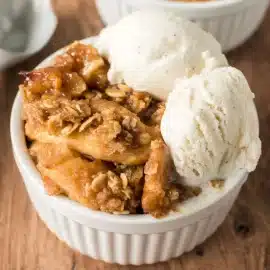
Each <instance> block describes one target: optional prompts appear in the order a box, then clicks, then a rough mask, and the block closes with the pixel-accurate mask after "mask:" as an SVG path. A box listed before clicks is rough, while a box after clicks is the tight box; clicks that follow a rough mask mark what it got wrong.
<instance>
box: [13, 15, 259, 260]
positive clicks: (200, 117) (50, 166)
mask: <svg viewBox="0 0 270 270" xmlns="http://www.w3.org/2000/svg"><path fill="white" fill-rule="evenodd" d="M143 17H145V18H147V17H149V18H153V19H154V18H159V19H160V21H161V24H164V25H166V26H167V30H168V31H167V32H163V34H162V35H159V36H158V37H157V39H156V42H152V43H149V42H148V41H147V39H145V37H144V35H143V34H142V35H141V36H137V38H138V39H140V40H139V42H138V43H135V44H134V42H133V39H132V38H131V39H128V41H129V42H130V44H129V42H126V46H127V47H126V50H124V48H125V47H122V46H120V45H121V41H122V40H125V37H127V34H126V33H125V29H123V27H122V26H121V24H122V25H126V26H127V27H128V29H130V30H131V31H132V30H134V29H138V28H140V29H141V32H142V33H143V32H144V26H145V25H144V24H142V22H143V20H141V18H143ZM168 18H170V22H169V23H168ZM128 21H129V22H130V23H128V24H127V23H126V22H128ZM179 22H181V24H179ZM181 25H182V26H181ZM177 27H179V28H181V27H182V29H179V31H180V33H185V31H187V28H190V29H191V30H192V31H190V36H189V37H188V35H178V33H174V32H175V31H174V30H175V29H176V28H177ZM185 27H186V28H185ZM133 28H134V29H133ZM169 30H170V31H169ZM147 31H148V30H147V29H145V34H146V35H147V34H148V32H147ZM132 32H134V31H132ZM166 33H167V36H166ZM198 33H199V35H198ZM122 35H123V36H122ZM198 36H199V37H201V38H202V37H203V38H202V40H204V42H202V44H201V46H197V45H198V41H196V37H198ZM168 37H171V39H170V38H169V39H168ZM118 39H119V40H118ZM159 39H160V40H159ZM164 39H165V40H169V41H170V42H169V43H168V44H167V45H166V46H167V47H166V46H165V47H164V43H163V42H162V40H164ZM112 41H114V42H112ZM106 42H108V44H106ZM147 43H148V45H149V46H150V48H148V47H147V46H146V45H147ZM132 44H134V45H136V46H135V47H134V48H132V46H131V45H132ZM187 44H188V46H187ZM208 44H209V45H208ZM137 46H140V47H141V50H142V52H143V54H142V55H141V57H140V58H139V63H140V64H141V68H142V69H143V70H145V72H146V73H149V71H150V72H151V71H152V70H151V69H154V70H155V69H157V70H159V69H160V67H162V65H163V67H164V72H165V73H166V72H167V74H168V77H169V78H171V80H173V81H174V82H175V83H172V82H166V83H167V84H162V83H163V79H164V77H162V76H159V74H161V70H162V69H161V70H160V71H159V73H158V72H157V73H156V74H157V76H156V77H154V76H152V82H153V80H154V83H153V84H151V81H150V82H149V83H148V82H147V81H145V82H144V84H143V85H145V86H146V89H144V88H142V87H139V86H138V85H139V84H137V81H136V80H137V78H136V77H135V76H134V77H133V76H132V75H131V76H129V77H128V78H130V81H129V82H127V77H126V74H132V72H133V70H129V67H130V66H132V65H133V63H135V62H133V61H135V60H136V59H137V57H136V55H137V52H138V51H137ZM117 48H118V49H117ZM178 48H181V49H178ZM195 48H197V50H196V49H195ZM117 50H118V51H120V52H121V53H119V52H117ZM188 50H190V53H188ZM133 53H134V56H135V57H134V58H132V57H127V56H128V55H129V54H133ZM164 54H165V56H166V57H164ZM117 57H122V58H125V59H126V61H129V63H128V64H127V63H125V62H123V61H119V59H117ZM175 57H176V58H178V59H183V60H182V62H181V63H178V61H173V59H174V58H175ZM189 59H192V61H190V60H189ZM184 60H186V62H185V61H184ZM190 63H192V66H190ZM171 64H173V67H171ZM221 70H222V72H221ZM233 70H234V69H232V68H230V67H228V64H227V61H226V58H225V57H224V55H223V54H222V53H221V49H220V46H219V45H218V43H217V42H216V41H215V40H214V38H213V37H211V36H209V35H208V34H205V33H203V32H202V30H200V29H199V28H198V27H197V26H196V25H194V24H192V23H190V22H186V21H185V20H183V19H180V18H179V17H177V16H176V17H175V16H174V15H173V14H172V13H167V12H161V11H141V12H137V13H135V14H133V15H131V16H130V17H129V18H127V19H126V20H123V21H122V22H120V23H119V24H118V25H116V26H115V27H112V28H108V29H106V30H104V31H103V32H102V33H101V34H100V36H99V37H97V38H89V39H86V40H83V41H81V42H75V43H73V44H71V45H69V46H67V47H66V48H64V49H62V50H60V51H59V52H56V53H55V54H53V55H51V56H50V57H48V59H46V60H45V61H43V62H42V63H41V64H40V65H39V66H38V67H37V68H36V69H35V70H33V71H30V72H22V75H23V76H24V77H25V81H24V83H23V84H22V85H21V86H20V93H18V95H17V97H16V99H15V102H14V106H13V110H12V115H11V139H12V146H13V150H14V157H15V160H16V163H17V165H18V168H19V170H20V172H21V174H22V176H23V180H24V182H25V186H26V188H27V191H28V193H29V196H30V198H31V200H32V202H33V204H34V206H35V208H36V210H37V212H38V214H39V216H40V217H41V219H42V220H43V221H44V222H45V223H46V225H47V226H48V228H50V229H51V230H52V231H53V232H54V233H55V234H56V235H57V236H58V237H59V238H60V239H61V240H63V241H64V242H65V243H67V244H68V245H69V246H70V247H72V248H74V249H76V250H78V251H80V252H81V253H83V254H86V255H88V256H90V257H93V258H96V259H101V260H104V261H106V262H110V263H119V264H136V265H139V264H144V263H155V262H158V261H165V260H168V259H170V258H172V257H176V256H179V255H181V254H182V253H183V252H186V251H189V250H191V249H193V248H194V247H195V246H196V245H198V244H200V243H202V242H203V241H204V240H205V239H206V238H207V237H209V236H210V235H211V234H212V233H213V232H214V231H215V230H216V229H217V227H218V226H219V225H220V224H221V223H222V221H223V220H224V218H225V217H226V215H227V213H228V211H229V210H230V208H231V206H232V204H233V202H234V200H235V199H236V197H237V195H238V193H239V191H240V189H241V186H242V185H243V183H244V182H245V181H246V179H247V174H248V172H250V171H252V170H254V169H255V167H256V163H257V160H258V158H259V155H260V147H261V145H260V140H259V138H258V119H257V115H256V109H255V107H254V104H253V101H252V100H253V95H252V94H251V91H250V89H249V87H248V85H247V83H246V81H245V79H244V76H243V75H242V74H241V72H239V71H236V70H235V72H233ZM126 71H128V72H127V73H126ZM175 71H177V72H179V73H178V77H175V74H176V72H175ZM113 75H114V76H113ZM117 75H118V76H117ZM116 78H117V81H114V80H115V79H116ZM132 78H133V79H134V80H135V81H133V80H132ZM228 78H229V79H228ZM217 82H218V83H217ZM159 84H162V88H160V89H157V90H155V88H153V87H152V85H159ZM131 85H132V87H131ZM137 87H138V88H137ZM215 88H217V91H216V92H217V93H216V94H215V93H213V89H215ZM236 88H237V89H238V88H239V89H238V90H239V91H240V95H238V94H236V92H237V91H236V90H237V89H236ZM197 89H198V90H201V91H196V90H197ZM146 91H147V92H146ZM183 92H184V94H183ZM185 93H186V95H188V96H189V97H190V98H188V99H186V96H185ZM190 93H191V94H192V95H191V94H190ZM168 96H169V98H168V100H167V97H168ZM223 96H224V103H223V102H222V97H223ZM243 96H245V97H246V98H243ZM242 98H243V100H241V99H242ZM162 99H163V100H162ZM234 99H235V101H234V103H232V106H233V105H235V106H239V103H241V106H240V108H239V109H238V117H235V124H236V125H238V126H239V129H236V131H235V132H230V129H229V126H230V125H231V124H232V122H233V121H234V120H233V118H232V117H231V115H232V113H233V112H229V111H228V110H230V108H231V107H230V101H231V100H234ZM175 103H176V107H177V106H178V105H177V104H179V105H181V106H180V107H181V108H182V107H183V110H182V111H181V108H180V115H179V116H178V113H179V111H178V110H177V109H176V108H175ZM243 108H246V110H245V109H243ZM164 109H165V113H164ZM188 110H189V111H188ZM185 112H189V114H187V115H185ZM163 114H164V115H163ZM186 116H187V117H186ZM204 116H205V117H204ZM185 118H186V119H185ZM195 120H196V121H197V122H196V121H195ZM179 121H181V123H179ZM185 121H186V122H185ZM160 123H162V125H161V129H160ZM194 123H195V128H196V129H197V133H196V134H195V135H196V136H197V135H198V136H197V137H198V138H197V140H198V142H199V143H198V144H197V145H199V146H201V147H197V145H196V143H195V142H193V137H195V136H193V137H192V136H191V135H192V130H193V129H194ZM196 123H197V124H196ZM208 125H209V129H207V128H206V127H208ZM179 128H180V129H179ZM181 129H183V134H181V133H180V135H183V136H182V137H186V141H185V140H182V137H181V136H180V137H179V136H178V135H179V130H180V131H181ZM190 134H191V135H190ZM174 135H175V136H174ZM25 136H27V143H26V139H25ZM162 137H163V138H164V139H165V141H166V143H167V144H168V146H167V145H166V144H165V143H164V141H163V138H162ZM176 137H177V138H178V139H179V140H178V139H177V138H176ZM175 138H176V140H175ZM188 140H189V141H190V143H188ZM232 142H234V143H235V146H239V148H237V147H236V148H237V149H236V151H233V150H232V147H231V143H232ZM209 143H213V147H212V146H211V147H212V148H210V146H209V145H208V144H209ZM192 145H194V146H196V147H195V148H196V149H195V148H194V149H193V150H192ZM205 147H206V148H205ZM215 147H216V148H215ZM205 149H206V150H207V151H206V152H207V154H209V156H207V155H206V156H204V155H203V153H202V152H205ZM218 149H220V151H218ZM191 150H192V151H193V152H195V151H197V156H198V159H196V156H195V157H194V155H190V157H191V159H190V160H188V161H189V162H186V160H185V154H186V155H187V156H188V155H189V154H190V153H192V151H191ZM211 153H212V154H211ZM171 157H172V159H173V161H174V165H175V167H176V170H177V171H178V172H179V173H180V176H179V175H177V174H176V172H175V170H174V169H173V168H171V167H172V166H171V165H170V164H172V163H171V162H172V159H171ZM215 157H216V158H217V160H215V161H216V163H214V165H213V166H212V167H211V166H208V165H209V164H211V159H214V158H215ZM234 161H237V162H235V163H234ZM227 163H228V164H230V166H228V168H227V167H226V166H227V165H226V164H227ZM231 164H233V165H232V166H231ZM185 166H186V167H185ZM201 167H202V168H201ZM225 167H226V168H227V169H226V170H223V169H222V170H220V168H225ZM208 170H209V174H208ZM224 171H226V173H225V174H223V172H224ZM170 172H172V173H173V175H172V176H171V177H170V178H169V173H170ZM192 173H193V174H195V177H193V176H194V175H193V174H192ZM148 213H149V214H151V215H149V214H148ZM146 246H147V250H145V247H146ZM157 247H158V250H157Z"/></svg>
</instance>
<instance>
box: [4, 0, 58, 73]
mask: <svg viewBox="0 0 270 270" xmlns="http://www.w3.org/2000/svg"><path fill="white" fill-rule="evenodd" d="M26 4H29V5H30V6H29V10H26V12H28V13H26V14H22V16H24V17H25V20H26V19H27V20H28V22H27V26H25V27H27V28H26V29H24V30H25V32H23V31H19V30H18V29H17V28H14V29H13V26H12V25H11V26H10V29H9V30H8V31H9V32H6V33H5V35H4V40H3V37H2V41H1V40H0V41H1V42H0V71H1V70H3V69H5V68H7V67H9V66H11V65H13V64H15V63H18V62H20V61H22V60H24V59H26V58H28V57H30V56H31V55H33V54H35V53H37V52H38V51H40V50H41V49H42V48H43V47H44V46H45V45H46V44H47V43H48V41H49V40H50V38H51V37H52V35H53V33H54V31H55V29H56V26H57V18H56V16H55V14H54V11H53V9H52V5H51V1H50V0H42V1H40V0H31V1H27V2H26ZM27 7H28V6H26V8H27ZM30 7H31V9H30ZM17 13H18V12H17ZM17 16H19V14H17ZM10 23H12V22H10ZM13 24H15V21H14V22H13ZM2 34H3V33H2ZM0 37H1V36H0ZM7 41H9V42H7ZM19 43H22V44H21V49H20V48H16V50H15V49H14V46H13V45H18V44H19ZM12 46H13V48H12Z"/></svg>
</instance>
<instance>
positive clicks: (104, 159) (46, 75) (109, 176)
mask: <svg viewBox="0 0 270 270" xmlns="http://www.w3.org/2000/svg"><path fill="white" fill-rule="evenodd" d="M108 69H109V64H108V62H107V60H106V59H104V58H102V57H101V56H100V55H99V54H98V52H97V50H96V49H95V48H94V47H93V46H91V45H84V44H81V43H79V42H74V43H72V44H71V45H69V46H68V47H66V50H65V52H64V53H63V54H61V55H58V56H56V58H55V59H54V63H53V64H52V66H50V67H46V68H41V69H36V70H33V71H31V72H21V75H23V76H24V78H25V80H24V82H23V84H21V85H20V91H21V92H22V95H23V98H24V103H23V119H24V121H25V134H26V136H27V139H29V140H31V141H32V143H31V145H30V147H29V152H30V155H31V156H32V158H33V160H34V161H35V163H36V166H37V168H38V170H39V172H40V174H41V176H42V179H43V183H44V187H45V189H46V190H47V192H48V194H49V195H60V194H61V195H65V196H68V197H69V198H70V199H72V200H75V201H77V202H79V203H81V204H83V205H85V206H87V207H89V208H92V209H94V210H100V211H104V212H108V213H113V214H135V213H142V212H143V213H150V214H151V215H153V216H154V217H162V216H164V215H166V214H167V213H168V212H169V211H170V210H172V209H173V206H174V204H175V203H176V202H179V201H183V200H185V199H187V198H189V197H192V196H197V195H198V194H199V192H200V191H199V190H196V191H195V190H190V189H188V188H187V187H182V186H179V185H177V186H173V185H172V184H169V183H168V174H169V173H170V167H171V166H170V164H171V159H170V156H169V154H168V149H167V146H166V145H165V143H164V142H163V140H162V139H161V134H160V130H159V126H160V121H161V118H162V115H163V112H164V110H165V103H164V102H162V101H159V100H156V99H155V98H153V97H152V96H151V95H150V94H148V93H144V92H136V91H135V90H134V89H132V88H130V87H129V86H127V85H125V84H117V85H110V84H109V82H108V79H107V72H108Z"/></svg>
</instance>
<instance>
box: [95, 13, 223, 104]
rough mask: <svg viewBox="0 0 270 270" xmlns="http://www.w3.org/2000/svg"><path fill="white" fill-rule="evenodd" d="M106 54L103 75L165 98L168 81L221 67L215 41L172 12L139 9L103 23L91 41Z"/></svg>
mask: <svg viewBox="0 0 270 270" xmlns="http://www.w3.org/2000/svg"><path fill="white" fill-rule="evenodd" d="M96 46H97V48H98V50H99V52H100V53H101V54H102V55H103V56H105V57H107V58H108V60H109V62H110V69H109V72H108V79H109V81H110V82H111V83H112V84H115V83H123V82H125V83H126V84H127V85H129V86H130V87H132V88H134V89H135V90H137V91H147V92H149V93H150V94H152V95H153V96H156V97H157V98H160V99H163V100H165V99H167V96H168V94H169V92H170V91H171V90H172V87H173V83H174V80H175V79H176V78H181V77H184V76H191V75H193V74H196V73H199V72H201V71H202V70H204V69H208V70H211V69H212V68H215V67H217V66H227V65H228V63H227V60H226V58H225V56H224V55H223V54H222V52H221V47H220V44H219V43H218V42H217V41H216V40H215V39H214V37H213V36H212V35H211V34H209V33H207V32H205V31H203V30H202V29H201V28H199V27H198V26H197V25H196V24H194V23H192V22H190V21H187V20H185V19H183V18H180V17H179V16H178V15H175V14H174V13H170V12H165V11H161V10H143V11H137V12H134V13H132V14H131V15H129V16H127V17H125V18H123V19H122V20H120V21H119V22H118V23H117V24H116V25H114V26H111V27H107V28H105V29H104V30H103V31H102V32H101V33H100V36H99V39H98V41H97V44H96Z"/></svg>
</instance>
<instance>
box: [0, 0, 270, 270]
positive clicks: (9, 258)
mask: <svg viewBox="0 0 270 270" xmlns="http://www.w3.org/2000/svg"><path fill="white" fill-rule="evenodd" d="M53 2H54V7H55V11H56V13H57V16H58V18H59V25H58V28H57V30H56V32H55V34H54V36H53V38H52V39H51V41H50V42H49V44H48V45H47V46H46V47H45V48H44V49H43V50H42V51H41V52H40V53H38V54H36V55H35V56H33V57H32V58H30V59H28V60H27V61H25V62H23V63H21V64H19V65H17V66H15V67H12V68H10V69H8V70H6V71H4V72H2V73H0V123H1V127H0V143H1V144H0V151H1V155H0V270H13V269H14V270H15V269H21V270H22V269H24V270H39V269H45V270H83V269H91V270H92V269H100V270H101V269H102V270H103V269H113V270H128V269H145V270H150V269H151V270H152V269H155V270H162V269H171V270H176V269H177V270H178V269H179V270H197V269H200V270H216V269H219V270H225V269H228V270H270V231H269V230H270V179H269V178H270V162H269V161H270V151H269V147H270V140H269V134H270V28H269V26H270V12H268V14H267V17H266V19H265V20H264V22H263V25H262V26H261V27H260V29H259V30H258V31H257V32H256V33H255V35H254V36H253V37H252V38H251V39H250V40H248V42H247V43H246V44H245V45H244V46H242V47H240V48H238V49H236V50H234V51H233V52H230V53H229V54H228V58H229V60H230V63H231V64H232V65H234V66H236V67H237V68H239V69H241V70H242V71H243V72H244V74H245V75H246V76H247V78H248V81H249V83H250V85H251V87H252V89H253V91H254V92H255V94H256V105H257V108H258V112H259V117H260V124H261V138H262V141H263V155H262V158H261V160H260V163H259V165H258V168H257V170H256V172H254V173H252V174H251V175H250V178H249V181H248V183H247V184H245V185H244V188H243V189H242V191H241V194H240V196H239V198H238V199H237V202H236V203H235V205H234V207H233V209H232V211H231V212H230V214H229V216H228V217H227V219H226V220H225V222H224V223H223V225H222V226H221V227H220V229H219V230H218V231H217V232H216V233H215V234H214V235H213V236H212V237H211V238H210V239H209V240H207V241H206V242H205V243H204V244H203V245H202V246H200V247H198V248H196V249H195V250H194V251H192V252H190V253H188V254H185V255H183V256H182V257H181V258H177V259H174V260H171V261H169V262H166V263H161V264H156V265H152V266H151V265H150V266H141V267H132V266H126V267H122V266H118V265H109V264H105V263H103V262H100V261H95V260H92V259H90V258H87V257H85V256H82V255H80V254H78V253H76V252H74V251H72V250H71V249H70V248H68V247H67V246H66V245H65V244H63V243H61V242H60V241H59V240H58V239H57V238H56V237H55V236H54V235H53V234H52V233H50V232H49V230H48V229H47V228H46V227H45V225H44V224H43V223H42V222H41V220H40V219H39V218H38V216H37V214H36V213H35V211H34V209H33V207H32V205H31V203H30V201H29V199H28V196H27V194H26V190H25V187H24V185H23V183H22V180H21V177H20V175H19V172H18V170H17V168H16V165H15V163H14V160H13V156H12V150H11V145H10V138H9V116H10V110H11V106H12V102H13V99H14V96H15V94H16V92H17V85H18V83H19V81H20V79H19V77H18V75H17V74H18V72H19V71H20V70H29V69H32V68H33V67H35V65H37V64H38V63H39V62H40V61H41V60H42V59H43V58H44V57H46V56H47V55H49V54H50V53H52V52H54V51H55V50H56V49H58V48H60V47H62V46H64V45H66V44H67V43H69V42H71V41H73V40H74V39H81V38H84V37H87V36H91V35H95V34H97V33H98V32H99V31H100V29H101V28H102V27H103V25H102V23H101V21H100V19H99V17H98V14H97V12H96V9H95V5H94V1H93V0H66V1H62V0H55V1H53Z"/></svg>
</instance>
